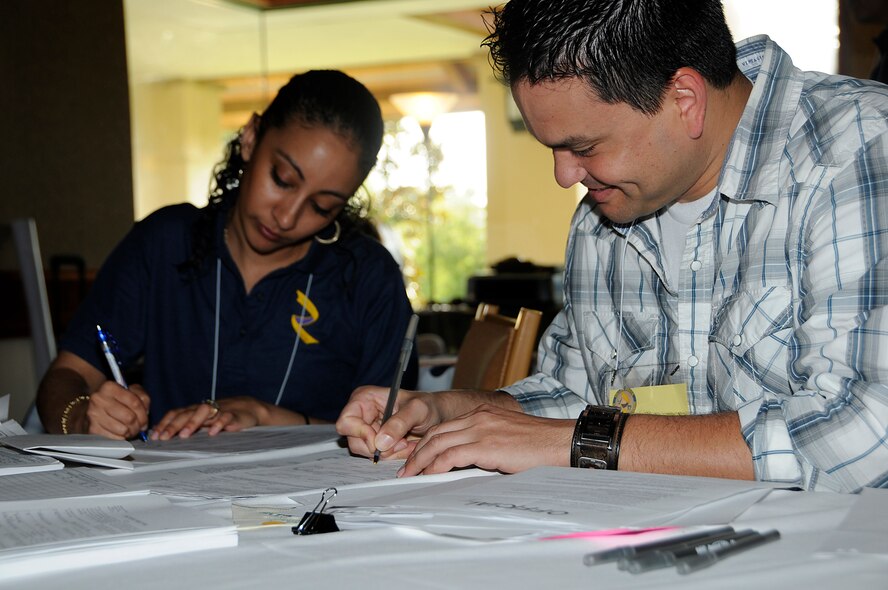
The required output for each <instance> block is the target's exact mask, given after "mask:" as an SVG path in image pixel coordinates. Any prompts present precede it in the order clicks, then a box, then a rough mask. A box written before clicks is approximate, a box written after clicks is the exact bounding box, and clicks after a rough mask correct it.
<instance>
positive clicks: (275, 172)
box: [271, 166, 293, 188]
mask: <svg viewBox="0 0 888 590" xmlns="http://www.w3.org/2000/svg"><path fill="white" fill-rule="evenodd" d="M271 179H272V180H273V181H274V183H275V184H276V185H278V186H279V187H281V188H291V187H292V186H293V184H292V183H290V182H288V181H287V180H285V179H284V178H282V177H281V175H280V174H278V170H277V167H276V166H272V167H271Z"/></svg>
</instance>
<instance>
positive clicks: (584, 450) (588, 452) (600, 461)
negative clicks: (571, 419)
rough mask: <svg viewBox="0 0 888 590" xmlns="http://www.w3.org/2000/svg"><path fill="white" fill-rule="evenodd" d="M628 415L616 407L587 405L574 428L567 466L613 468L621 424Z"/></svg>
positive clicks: (617, 453)
mask: <svg viewBox="0 0 888 590" xmlns="http://www.w3.org/2000/svg"><path fill="white" fill-rule="evenodd" d="M628 418H629V414H624V413H623V412H622V410H621V409H620V408H618V407H615V406H593V405H588V406H586V409H584V410H583V412H582V413H581V414H580V417H579V418H577V425H576V428H575V429H574V434H573V441H572V442H571V449H570V466H571V467H585V468H592V469H616V468H617V464H618V461H619V458H620V439H621V438H622V436H623V426H624V425H625V423H626V420H627V419H628Z"/></svg>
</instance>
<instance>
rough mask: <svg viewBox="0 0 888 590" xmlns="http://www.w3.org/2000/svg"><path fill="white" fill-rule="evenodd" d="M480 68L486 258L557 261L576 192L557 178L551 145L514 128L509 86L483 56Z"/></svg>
mask: <svg viewBox="0 0 888 590" xmlns="http://www.w3.org/2000/svg"><path fill="white" fill-rule="evenodd" d="M478 72H479V76H478V78H479V79H478V91H479V93H480V97H481V106H482V108H483V110H484V112H485V117H486V125H487V260H488V262H490V263H495V262H497V261H499V260H502V259H503V258H509V257H513V256H514V257H517V258H521V259H525V260H528V261H530V262H534V263H536V264H542V265H561V264H563V262H564V246H565V244H566V242H567V230H568V228H569V225H570V218H571V216H572V215H573V212H574V209H575V208H576V205H577V202H578V201H577V193H576V191H574V190H573V189H571V190H565V189H562V188H561V187H559V186H558V184H557V183H556V182H555V177H554V176H553V174H552V170H553V169H552V154H551V153H550V152H549V150H547V149H546V148H545V147H543V146H542V145H540V144H539V143H537V141H536V140H535V139H534V138H533V136H531V135H530V134H529V133H528V132H527V131H515V130H514V129H513V128H512V126H511V124H510V123H509V120H508V116H507V114H506V105H507V102H508V101H511V97H510V96H509V91H508V88H506V87H505V86H503V85H502V84H500V83H499V82H498V81H497V80H496V79H495V78H494V76H493V74H492V72H491V70H490V66H489V65H488V64H487V59H486V57H485V58H483V59H482V60H479V64H478Z"/></svg>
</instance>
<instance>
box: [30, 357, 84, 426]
mask: <svg viewBox="0 0 888 590" xmlns="http://www.w3.org/2000/svg"><path fill="white" fill-rule="evenodd" d="M91 392H92V389H91V388H90V386H89V384H88V383H87V381H86V379H85V378H84V377H83V375H81V374H80V373H78V372H77V371H75V370H74V369H71V368H68V367H62V368H52V367H51V368H50V369H49V370H48V371H47V372H46V375H45V376H44V377H43V380H42V381H41V382H40V386H39V387H38V389H37V412H38V413H39V415H40V421H41V422H42V423H43V427H44V428H45V429H46V431H47V432H49V433H52V434H62V433H63V427H62V417H63V416H64V417H65V422H66V425H67V428H66V430H67V432H68V433H75V432H77V433H83V432H86V431H87V428H88V421H87V418H86V410H87V408H88V406H89V404H88V401H87V400H85V399H83V397H84V396H87V395H89V394H90V393H91Z"/></svg>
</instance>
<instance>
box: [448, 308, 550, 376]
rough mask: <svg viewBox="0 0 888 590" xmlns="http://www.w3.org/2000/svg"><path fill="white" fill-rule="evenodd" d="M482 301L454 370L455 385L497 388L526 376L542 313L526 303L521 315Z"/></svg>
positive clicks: (460, 349)
mask: <svg viewBox="0 0 888 590" xmlns="http://www.w3.org/2000/svg"><path fill="white" fill-rule="evenodd" d="M498 312H499V307H498V306H496V305H490V304H487V303H481V304H479V305H478V310H477V312H476V313H475V319H474V320H472V325H471V326H470V327H469V331H468V332H467V333H466V336H465V338H464V339H463V342H462V345H461V346H460V348H459V354H458V355H457V358H456V365H455V367H454V371H453V382H452V385H451V387H452V388H453V389H483V390H494V389H499V388H500V387H504V386H506V385H509V384H511V383H514V382H515V381H518V380H519V379H521V378H523V377H526V376H527V375H528V373H529V372H530V361H531V357H532V356H533V349H534V345H535V343H536V334H537V331H538V330H539V328H540V319H541V318H542V313H541V312H539V311H537V310H535V309H527V308H524V307H522V308H521V309H520V310H519V312H518V317H517V318H510V317H507V316H503V315H499V313H498Z"/></svg>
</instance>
